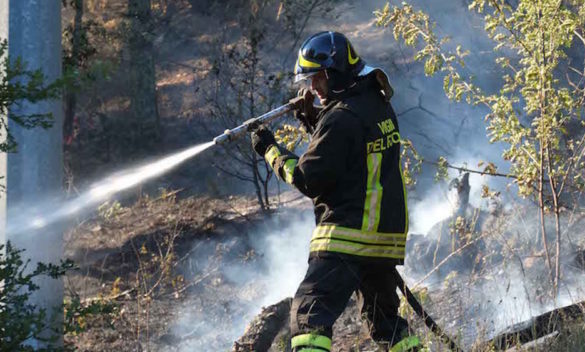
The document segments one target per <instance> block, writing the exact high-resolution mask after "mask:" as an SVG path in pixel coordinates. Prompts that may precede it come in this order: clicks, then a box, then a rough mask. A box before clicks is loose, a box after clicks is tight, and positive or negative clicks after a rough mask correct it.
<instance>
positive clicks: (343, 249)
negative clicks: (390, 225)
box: [309, 239, 405, 259]
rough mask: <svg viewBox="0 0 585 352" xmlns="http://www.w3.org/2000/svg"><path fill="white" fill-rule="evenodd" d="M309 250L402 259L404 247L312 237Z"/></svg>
mask: <svg viewBox="0 0 585 352" xmlns="http://www.w3.org/2000/svg"><path fill="white" fill-rule="evenodd" d="M309 250H310V251H311V252H320V251H327V252H339V253H344V254H352V255H359V256H364V257H381V258H394V259H404V253H405V250H404V247H394V246H381V245H367V244H360V243H353V242H348V241H343V240H336V239H313V240H311V245H310V246H309Z"/></svg>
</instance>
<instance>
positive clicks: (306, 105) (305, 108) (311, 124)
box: [294, 88, 319, 133]
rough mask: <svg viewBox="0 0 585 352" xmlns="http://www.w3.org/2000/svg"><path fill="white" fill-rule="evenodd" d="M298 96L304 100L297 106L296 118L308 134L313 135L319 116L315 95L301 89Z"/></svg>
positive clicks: (308, 90)
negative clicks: (315, 104) (314, 102)
mask: <svg viewBox="0 0 585 352" xmlns="http://www.w3.org/2000/svg"><path fill="white" fill-rule="evenodd" d="M297 96H299V97H303V99H302V100H301V101H300V102H299V103H298V104H297V105H296V106H295V112H294V115H295V118H296V119H297V120H299V121H300V122H301V123H302V124H303V126H305V129H306V130H307V132H309V133H312V132H313V130H315V126H316V125H317V114H318V113H319V110H318V109H317V108H315V106H314V105H313V101H315V95H314V94H313V92H311V90H310V89H307V88H301V89H300V90H299V92H298V93H297Z"/></svg>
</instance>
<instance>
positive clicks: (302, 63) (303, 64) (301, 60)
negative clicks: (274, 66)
mask: <svg viewBox="0 0 585 352" xmlns="http://www.w3.org/2000/svg"><path fill="white" fill-rule="evenodd" d="M298 65H299V66H300V67H306V68H316V67H321V65H320V64H318V63H316V62H312V61H309V60H307V59H305V58H304V57H303V54H301V53H299V61H298Z"/></svg>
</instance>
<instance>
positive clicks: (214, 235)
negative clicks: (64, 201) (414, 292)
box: [65, 192, 375, 351]
mask: <svg viewBox="0 0 585 352" xmlns="http://www.w3.org/2000/svg"><path fill="white" fill-rule="evenodd" d="M169 193H171V194H170V195H162V196H160V197H156V198H142V199H140V200H139V201H138V202H137V203H136V204H135V205H133V206H131V207H127V208H126V207H121V206H119V204H114V205H111V204H109V205H108V206H103V207H101V209H100V211H99V212H98V214H96V216H95V217H93V218H92V219H90V220H87V221H84V222H82V223H81V224H79V225H78V226H77V227H75V228H74V229H73V230H72V231H70V232H69V233H68V234H67V238H66V256H67V257H68V258H70V259H73V260H74V261H75V262H76V264H77V265H78V267H79V268H78V270H76V271H73V272H71V273H69V274H68V275H67V277H66V280H65V286H66V287H65V291H66V296H67V298H68V299H70V298H72V297H78V298H79V299H80V300H81V301H82V302H85V303H86V304H87V303H88V302H93V301H99V302H103V303H108V304H113V305H114V306H115V307H116V309H115V311H114V312H113V313H112V314H109V315H97V316H95V317H93V318H87V319H85V318H84V319H80V320H79V321H78V323H79V324H80V326H82V327H83V328H84V329H85V331H84V332H81V333H79V334H77V335H73V334H71V335H68V336H67V338H66V341H67V343H68V344H70V345H72V346H75V347H76V348H78V349H79V350H81V351H105V350H118V351H159V350H168V351H182V350H185V351H187V350H198V351H226V350H229V349H230V348H231V347H232V345H233V342H234V341H235V340H236V339H237V338H238V337H239V336H240V335H241V334H243V332H244V327H245V326H246V325H247V324H248V323H249V321H251V320H252V318H253V317H254V315H256V314H258V313H259V312H260V307H261V303H263V302H264V304H263V305H269V304H272V303H276V301H278V299H277V298H276V297H279V296H274V295H272V293H273V292H271V291H272V290H274V289H275V285H274V283H273V282H272V283H271V282H267V281H270V280H272V279H270V280H266V278H267V277H268V278H273V276H272V275H273V274H272V273H271V272H270V271H271V270H272V269H275V268H271V267H270V266H271V265H275V264H274V262H273V260H274V258H273V254H272V253H270V250H269V249H266V247H268V246H267V245H266V243H264V242H262V241H263V240H262V239H261V238H260V239H259V236H263V234H267V236H272V238H273V239H275V240H277V241H278V240H279V238H278V237H274V235H270V229H272V228H273V227H274V225H275V224H278V225H279V226H282V227H290V226H291V225H292V226H293V228H294V224H291V222H292V223H294V222H307V220H308V219H310V220H312V219H311V216H310V212H308V210H309V207H310V205H309V204H307V202H306V201H303V200H302V199H298V196H297V195H296V194H290V193H289V194H285V195H284V196H283V197H282V198H281V201H283V202H285V203H286V207H285V208H284V210H282V211H280V212H278V213H271V214H264V213H261V212H258V210H257V207H256V206H255V204H254V201H253V200H249V199H245V198H237V199H236V198H235V197H234V198H232V199H222V200H220V199H211V198H193V197H191V198H187V199H177V197H176V196H177V195H176V194H172V192H169ZM295 198H297V199H295ZM291 199H292V200H291ZM293 232H295V231H294V230H293ZM285 235H289V234H285ZM309 235H310V234H308V233H296V234H295V235H294V236H297V237H298V241H297V238H293V242H292V243H293V244H294V245H297V246H298V247H305V246H306V245H307V243H308V242H307V241H308V237H307V236H309ZM280 240H281V239H280ZM301 241H302V242H301ZM290 250H291V251H294V250H295V248H290ZM301 252H302V251H301ZM304 254H306V253H304ZM304 254H303V257H298V258H296V259H293V263H292V266H293V267H296V268H298V270H297V271H299V272H300V273H303V272H304V265H305V263H306V256H304ZM284 259H286V258H284ZM294 261H298V262H296V263H295V262H294ZM276 265H278V264H276ZM276 269H278V270H280V269H281V268H276ZM283 274H284V273H283ZM276 277H278V276H276ZM281 279H283V280H284V281H287V280H290V281H292V283H289V285H291V287H295V286H296V285H297V284H298V281H297V280H298V279H296V280H295V279H293V278H290V279H289V278H287V277H283V278H281ZM288 294H289V295H290V294H292V292H290V290H289V292H288ZM285 296H286V295H284V294H283V296H282V297H280V298H279V299H281V298H284V297H285ZM271 297H274V298H271ZM354 303H355V302H354V301H353V300H352V301H351V302H350V304H349V306H348V309H347V311H346V313H344V315H343V316H342V317H341V318H340V319H339V320H338V322H337V324H336V326H335V345H334V350H335V351H354V350H359V351H374V350H375V346H374V345H373V343H372V342H371V341H370V340H369V338H368V336H367V331H366V330H364V328H363V327H361V324H360V322H359V319H358V313H357V310H356V308H355V304H354ZM278 341H288V336H286V335H285V336H280V337H279V338H277V340H275V344H274V346H279V343H278ZM275 348H276V347H275ZM274 350H278V349H274Z"/></svg>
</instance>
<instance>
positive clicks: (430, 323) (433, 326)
mask: <svg viewBox="0 0 585 352" xmlns="http://www.w3.org/2000/svg"><path fill="white" fill-rule="evenodd" d="M394 275H395V277H396V281H397V282H396V283H397V284H398V287H399V288H400V292H402V295H403V296H404V297H405V298H406V301H407V302H408V304H409V305H410V306H411V307H412V309H413V310H414V312H415V313H416V315H418V316H419V318H421V319H422V320H423V321H424V323H425V325H426V326H427V327H428V328H429V329H430V330H431V331H432V332H434V333H435V335H437V336H438V337H439V338H441V340H442V341H443V342H444V343H445V344H446V345H448V346H449V348H450V349H451V350H452V351H453V352H463V350H462V349H461V348H460V347H459V346H458V345H457V344H456V343H455V341H453V339H452V338H451V337H450V336H449V335H447V334H446V333H445V332H444V331H443V329H441V327H440V326H439V325H438V324H437V323H436V322H435V320H434V319H433V318H431V316H430V315H429V314H428V313H427V312H426V311H425V309H424V308H423V307H422V305H421V304H420V303H419V301H418V300H417V299H416V297H414V295H413V294H412V292H411V291H410V289H409V288H408V286H406V283H404V280H403V279H402V276H400V274H399V273H398V270H396V268H394Z"/></svg>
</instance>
